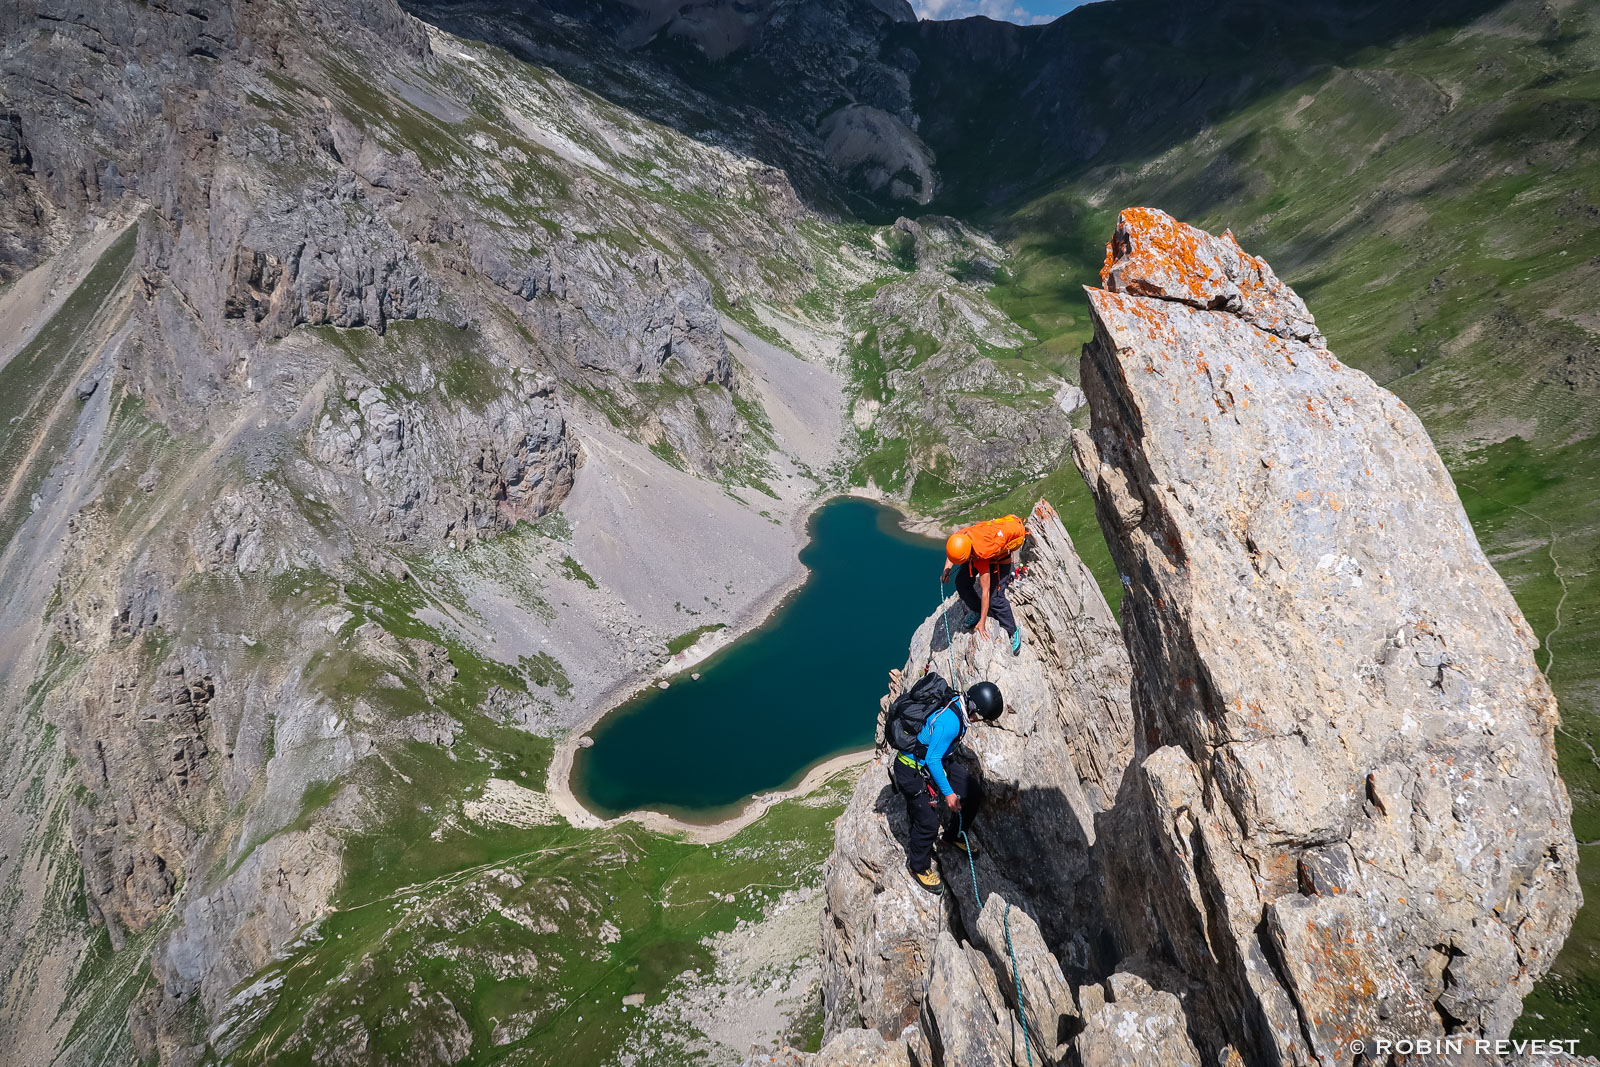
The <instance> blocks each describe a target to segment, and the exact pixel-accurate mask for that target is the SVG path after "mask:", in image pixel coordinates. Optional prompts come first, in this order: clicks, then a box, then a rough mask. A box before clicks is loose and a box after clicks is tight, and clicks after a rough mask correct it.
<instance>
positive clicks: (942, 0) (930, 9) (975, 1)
mask: <svg viewBox="0 0 1600 1067" xmlns="http://www.w3.org/2000/svg"><path fill="white" fill-rule="evenodd" d="M911 6H912V7H913V8H914V9H915V10H916V12H917V17H918V18H924V19H939V20H944V19H964V18H970V17H972V16H973V15H987V16H989V17H990V18H992V19H997V20H999V21H1001V22H1015V23H1016V24H1017V25H1019V26H1038V25H1042V24H1043V23H1046V22H1051V21H1053V20H1054V19H1055V18H1056V16H1054V15H1035V14H1033V13H1031V12H1030V11H1028V9H1027V8H1025V7H1023V6H1022V5H1021V4H1019V3H1017V2H1016V0H911Z"/></svg>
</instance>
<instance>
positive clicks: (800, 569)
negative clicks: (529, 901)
mask: <svg viewBox="0 0 1600 1067" xmlns="http://www.w3.org/2000/svg"><path fill="white" fill-rule="evenodd" d="M847 498H855V499H861V500H868V501H871V502H872V503H875V504H878V505H880V506H882V507H885V508H888V509H889V510H891V511H893V512H894V513H895V515H896V517H897V518H896V521H897V524H898V525H899V527H900V528H901V529H902V530H903V531H905V532H906V533H909V534H920V535H923V536H926V535H927V531H928V530H930V529H937V528H938V527H937V526H936V524H935V523H934V520H932V519H928V518H925V517H922V516H917V515H913V514H911V513H910V512H909V511H908V510H907V509H906V508H905V507H904V505H902V504H900V503H899V502H897V501H895V500H892V499H890V498H888V497H886V496H885V495H884V494H882V493H881V492H877V491H875V490H872V489H864V488H860V487H853V488H849V489H845V490H842V491H839V492H834V493H830V494H827V495H819V496H818V497H817V498H816V499H814V500H812V501H810V502H809V503H808V504H806V505H805V506H804V507H802V508H800V509H797V510H796V512H795V515H794V518H793V519H792V520H791V522H792V523H793V526H792V529H793V530H794V531H795V532H796V534H797V535H798V536H797V538H796V542H795V550H794V568H793V570H792V571H791V572H790V573H789V575H788V576H787V577H786V578H785V579H784V580H783V581H781V582H779V583H777V584H776V585H775V586H773V588H772V590H771V591H770V592H769V593H768V594H767V595H766V596H763V597H762V598H761V599H760V600H758V601H757V602H756V603H755V604H754V605H752V606H751V607H750V608H749V609H748V610H747V611H745V612H744V613H743V614H742V615H740V616H739V617H738V618H737V619H735V620H734V621H733V622H732V623H730V624H729V625H728V626H727V627H726V628H724V629H722V630H718V631H716V632H715V633H712V634H707V635H706V637H704V638H702V639H701V641H697V642H696V643H695V644H694V645H691V646H690V647H689V648H688V649H685V650H684V651H685V652H686V653H688V654H689V655H688V657H687V659H686V660H685V661H683V662H678V661H677V657H669V658H668V660H667V662H666V663H664V664H662V665H660V666H659V667H658V668H657V669H656V670H655V671H653V672H651V673H649V674H648V675H644V676H641V677H637V678H632V679H627V680H624V681H621V682H618V683H617V684H616V685H614V686H612V687H611V689H610V690H609V691H607V692H606V693H605V694H604V695H603V696H602V697H601V698H600V699H599V700H597V701H596V702H595V706H596V708H597V710H596V711H595V712H594V713H593V714H592V715H588V716H586V717H585V718H584V719H583V720H582V721H581V722H580V723H579V724H578V725H576V726H574V727H573V728H572V729H571V730H570V731H569V732H568V733H567V735H566V736H565V737H564V738H562V739H561V741H560V742H559V743H558V744H557V746H556V750H555V752H554V754H553V755H552V757H551V761H550V768H549V771H548V772H547V774H546V782H545V789H546V792H547V794H548V796H549V797H550V801H551V803H552V804H553V805H554V807H555V809H556V811H557V812H558V813H559V814H560V815H561V817H562V818H563V819H565V820H566V821H567V822H568V823H569V824H571V825H572V826H574V827H579V828H582V829H603V828H604V827H607V826H614V825H617V824H619V823H623V822H632V823H637V824H639V825H642V826H644V827H646V828H647V829H650V830H653V831H656V832H658V833H678V834H682V835H683V836H684V837H685V839H686V840H689V841H691V842H694V843H696V844H713V843H715V842H718V841H723V840H726V839H727V838H729V837H731V836H732V835H734V834H736V833H738V832H739V831H740V830H742V829H744V828H745V827H746V826H748V825H750V824H751V823H753V822H755V821H756V820H757V819H759V818H760V817H761V816H762V815H764V814H765V813H766V811H767V809H768V808H770V807H772V806H773V805H774V804H777V803H780V802H782V801H784V800H790V799H793V798H795V797H799V796H804V795H806V794H807V793H810V792H812V791H813V790H815V789H816V788H817V787H818V786H820V785H821V784H822V783H823V782H825V781H827V780H828V779H829V778H831V777H832V776H833V775H835V774H837V773H839V772H840V771H842V770H844V769H846V768H848V767H852V766H856V765H858V764H863V763H867V762H868V761H870V760H872V759H873V758H874V756H875V750H874V749H870V748H869V749H858V750H856V751H853V752H846V753H843V754H840V755H836V756H832V757H830V758H828V759H825V760H822V761H820V762H818V763H815V764H812V765H811V766H810V767H808V768H806V769H805V773H804V774H803V775H802V777H801V780H800V782H799V783H798V784H797V785H795V786H794V787H793V788H790V789H784V790H777V791H773V792H766V793H759V794H753V795H751V796H749V797H747V798H745V801H744V804H743V807H741V808H740V809H739V811H737V812H736V813H734V814H732V815H729V816H727V817H726V818H723V819H716V820H713V821H710V822H703V823H701V822H692V821H689V820H686V819H680V818H678V817H676V816H673V815H669V814H667V813H665V812H661V811H654V810H651V809H648V808H644V809H639V810H635V811H628V812H624V813H623V814H621V815H618V816H615V817H612V818H605V817H603V816H600V815H597V814H595V813H594V812H592V811H590V810H589V809H588V808H587V807H585V806H584V804H583V802H582V801H581V800H579V799H578V797H577V794H576V792H575V791H574V790H573V788H572V769H573V761H574V759H575V758H576V756H577V753H578V749H579V748H580V747H582V746H581V744H580V742H581V741H582V740H583V738H584V737H586V736H587V735H588V733H589V731H591V730H593V729H594V728H595V727H596V726H598V725H599V724H600V723H601V722H602V721H604V719H605V718H606V717H607V716H608V715H611V714H612V713H613V712H615V711H617V710H618V709H620V708H621V707H622V706H623V705H624V704H626V703H627V702H628V701H629V700H631V699H633V698H634V697H636V696H638V695H639V694H641V693H643V692H645V691H646V690H648V689H649V688H651V687H652V686H655V685H657V684H658V683H659V682H661V681H663V680H665V679H668V678H671V677H674V676H677V675H680V674H682V673H683V672H684V671H686V670H688V669H689V667H691V666H694V665H696V664H698V663H701V662H703V661H704V660H705V659H707V658H709V657H710V656H711V655H714V654H715V653H717V652H720V651H722V650H723V649H725V648H727V647H728V646H729V645H732V644H734V643H735V642H737V641H739V640H741V639H743V638H744V637H747V636H749V635H750V634H751V633H753V632H754V631H756V630H758V629H760V628H761V627H762V626H764V625H766V624H767V623H768V622H769V621H770V620H771V619H772V617H773V616H774V615H775V614H776V613H777V611H778V609H779V608H781V607H782V606H783V605H784V603H785V601H787V600H788V599H789V598H790V597H791V596H793V595H794V594H795V593H796V592H797V591H798V590H799V589H800V587H801V586H803V585H804V584H805V583H806V580H807V578H808V577H809V576H810V573H811V572H810V569H809V568H808V567H806V566H805V564H803V563H801V562H800V553H801V552H802V551H804V550H805V548H806V546H807V545H809V544H810V543H811V540H812V538H811V536H810V533H809V528H810V524H811V520H812V517H813V516H814V515H816V513H817V512H818V511H819V510H821V508H822V507H824V506H825V505H826V504H828V503H830V502H832V501H834V500H840V499H847ZM702 642H706V643H707V644H708V645H709V647H707V648H704V649H700V648H699V646H700V645H701V643H702ZM697 652H698V654H696V653H697ZM885 686H886V688H887V682H886V683H885Z"/></svg>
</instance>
